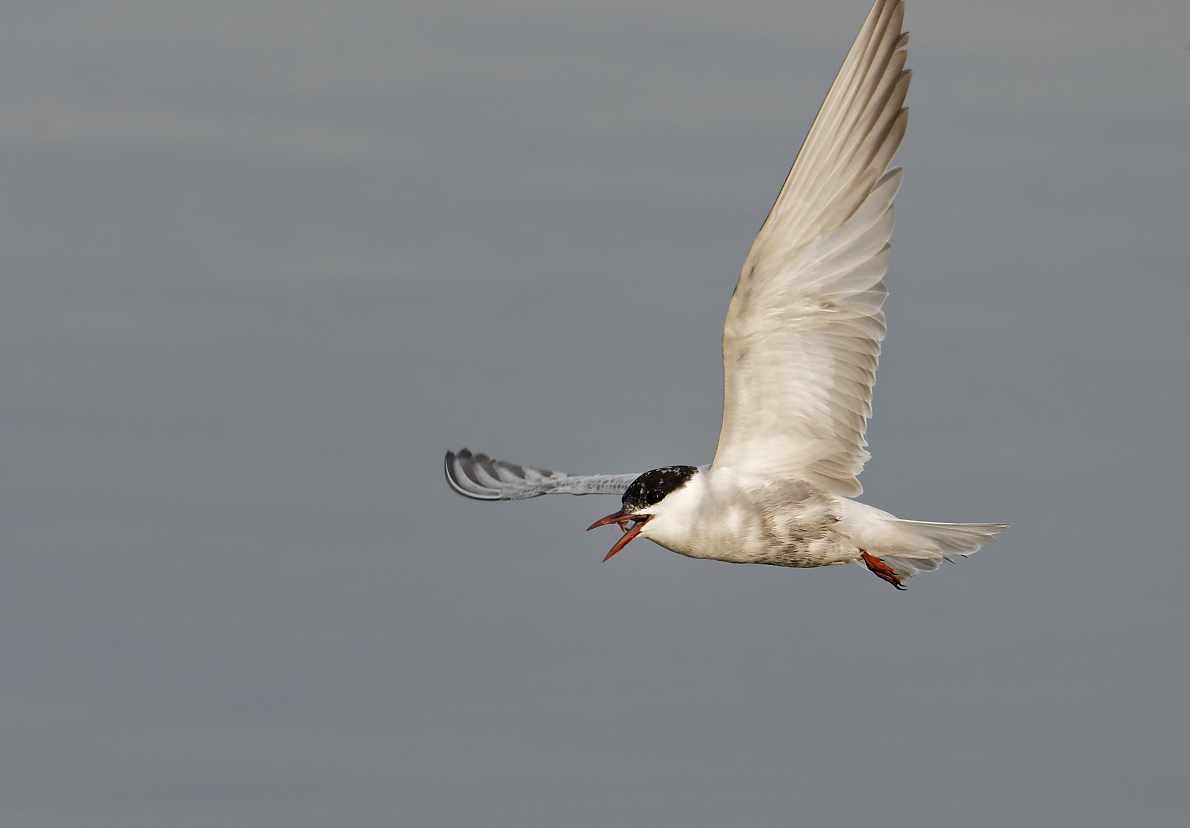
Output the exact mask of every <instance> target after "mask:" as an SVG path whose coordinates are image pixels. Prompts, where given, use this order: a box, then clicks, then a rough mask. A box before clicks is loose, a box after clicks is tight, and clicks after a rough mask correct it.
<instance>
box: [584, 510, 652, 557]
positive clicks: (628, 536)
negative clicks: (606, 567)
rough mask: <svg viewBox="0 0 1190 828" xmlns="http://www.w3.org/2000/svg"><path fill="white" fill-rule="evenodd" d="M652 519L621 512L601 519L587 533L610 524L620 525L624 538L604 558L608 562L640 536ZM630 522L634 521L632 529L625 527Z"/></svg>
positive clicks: (647, 516) (649, 516) (650, 516)
mask: <svg viewBox="0 0 1190 828" xmlns="http://www.w3.org/2000/svg"><path fill="white" fill-rule="evenodd" d="M652 519H653V515H632V514H628V513H626V512H624V511H619V512H616V513H615V514H612V515H608V516H607V517H605V518H600V519H599V520H597V521H595V522H594V523H592V524H591V525H590V526H588V527H587V531H588V532H590V531H591V530H592V529H594V528H595V527H596V526H607V525H608V524H609V523H618V524H620V529H621V530H623V532H624V537H622V538H620V539H619V540H618V541H616V545H615V546H613V547H612V551H611V552H608V553H607V555H605V556H604V558H603V559H604V560H605V561H606V560H607V559H608V558H610V557H611V556H612V555H614V554H616V553H617V552H619V551H620V550H621V549H623V548H624V547H625V546H627V545H628V544H629V542H630V541H631V540H632V539H633V538H635V537H636V536H637V535H639V534H640V530H641V529H644V528H645V524H646V523H648V522H649V521H650V520H652ZM629 521H632V528H628V527H626V526H625V524H626V523H628V522H629Z"/></svg>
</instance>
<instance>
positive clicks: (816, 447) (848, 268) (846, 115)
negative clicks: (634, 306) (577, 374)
mask: <svg viewBox="0 0 1190 828" xmlns="http://www.w3.org/2000/svg"><path fill="white" fill-rule="evenodd" d="M903 15H904V5H903V3H901V2H883V3H881V2H878V3H877V4H876V5H875V6H874V7H873V8H872V11H871V13H870V14H869V15H868V19H867V20H866V21H865V22H864V26H863V29H861V31H860V34H859V37H858V38H857V39H856V42H855V45H854V46H852V48H851V52H850V53H849V54H848V56H847V60H846V61H845V62H844V63H843V67H842V69H840V71H839V75H838V77H837V78H836V79H835V83H834V85H833V86H832V87H831V90H830V93H829V94H828V95H827V97H826V101H825V102H824V103H823V105H822V109H821V110H819V113H818V117H817V118H816V119H815V121H814V125H813V126H812V127H811V128H810V133H809V135H808V136H807V137H806V142H805V144H804V145H803V146H802V151H801V152H800V153H799V154H798V157H797V160H796V161H795V162H794V164H793V168H792V169H791V170H790V173H789V176H788V178H787V179H786V181H785V186H784V187H782V189H781V193H780V195H779V196H778V197H777V202H776V203H775V204H774V205H773V209H772V210H771V211H770V213H769V216H768V218H767V219H766V220H765V222H764V225H763V226H762V227H761V229H760V233H759V234H758V235H757V237H756V240H755V241H754V242H753V244H752V249H751V251H750V252H749V253H748V258H747V259H746V260H745V261H744V267H743V269H742V270H741V272H740V280H739V284H738V285H737V286H736V290H735V295H734V296H733V297H732V301H731V305H730V306H729V308H728V311H727V322H726V324H725V326H724V329H723V397H724V400H723V428H722V431H721V432H720V435H719V447H718V449H717V450H716V452H715V461H714V463H713V464H712V468H713V469H717V468H724V467H730V468H732V469H733V470H735V471H736V472H737V473H739V474H741V475H745V476H749V477H757V478H768V477H774V476H790V475H796V476H799V477H804V478H807V479H811V480H813V481H815V482H817V483H819V484H821V485H823V486H824V487H826V488H827V489H828V490H829V491H831V492H833V493H835V494H840V495H845V496H853V495H856V494H859V493H860V492H861V491H862V487H861V486H860V484H859V481H858V480H856V476H857V475H858V474H859V473H860V471H861V470H862V469H863V466H864V462H865V461H866V460H867V459H868V457H869V454H868V452H867V451H866V450H865V448H864V446H866V445H867V442H866V441H865V439H864V433H865V432H866V430H867V419H868V417H869V416H871V413H872V409H871V400H872V382H873V380H874V378H875V374H876V364H877V359H878V357H879V355H880V342H881V340H883V339H884V333H885V326H884V312H883V311H882V310H881V306H882V305H883V303H884V297H885V295H886V294H887V290H886V289H885V287H884V283H883V282H882V281H881V280H882V278H883V277H884V274H885V271H886V270H887V268H888V258H889V244H888V240H889V237H890V236H891V235H892V230H893V206H892V202H893V197H894V196H895V195H896V193H897V188H898V187H899V186H900V183H901V172H900V170H899V169H898V170H893V171H891V172H888V173H886V172H885V170H886V168H887V167H888V163H889V160H890V159H891V158H892V155H893V153H894V152H895V151H896V149H897V146H898V145H899V144H900V142H901V138H902V136H903V135H904V134H905V123H906V118H907V115H908V110H906V109H905V108H904V107H903V103H904V101H905V93H906V92H907V91H908V89H909V79H910V72H908V71H906V70H905V68H904V67H905V55H906V53H905V51H904V48H903V47H904V46H905V45H906V44H907V43H908V42H909V35H908V34H901V20H902V17H903Z"/></svg>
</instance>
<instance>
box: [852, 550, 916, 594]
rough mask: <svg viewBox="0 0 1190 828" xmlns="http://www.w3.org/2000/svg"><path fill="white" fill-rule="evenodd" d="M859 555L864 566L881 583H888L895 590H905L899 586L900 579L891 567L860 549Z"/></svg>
mask: <svg viewBox="0 0 1190 828" xmlns="http://www.w3.org/2000/svg"><path fill="white" fill-rule="evenodd" d="M859 554H860V555H862V556H863V558H864V566H866V567H867V568H868V569H870V570H872V571H873V572H875V573H876V577H877V578H880V579H881V580H883V581H888V582H889V583H890V584H892V585H893V586H895V587H896V588H897V589H904V588H905V587H903V586H901V579H900V578H898V577H897V575H896V573H895V572H893V570H892V567H891V566H889V565H888V564H886V563H885V562H884V561H882V560H880V559H879V558H876V557H873V556H872V555H869V554H868V553H867V552H865V551H864V550H862V549H861V550H859Z"/></svg>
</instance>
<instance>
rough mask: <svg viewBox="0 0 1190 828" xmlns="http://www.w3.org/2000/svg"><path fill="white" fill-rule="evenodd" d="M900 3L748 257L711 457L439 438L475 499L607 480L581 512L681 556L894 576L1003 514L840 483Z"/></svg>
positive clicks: (840, 84)
mask: <svg viewBox="0 0 1190 828" xmlns="http://www.w3.org/2000/svg"><path fill="white" fill-rule="evenodd" d="M903 17H904V3H903V2H902V1H901V0H876V3H875V5H874V6H873V7H872V10H871V12H870V13H869V14H868V17H867V19H866V20H865V21H864V25H863V28H862V29H861V30H860V33H859V36H858V37H857V38H856V40H855V43H854V45H853V46H852V47H851V51H850V52H849V53H848V55H847V59H846V61H845V62H844V63H843V67H842V69H840V70H839V74H838V76H837V77H836V78H835V82H834V84H833V85H832V86H831V89H830V92H829V93H828V94H827V96H826V100H825V101H824V102H823V104H822V108H821V109H820V110H819V112H818V117H817V118H815V120H814V123H813V125H812V126H811V128H810V132H809V134H808V135H807V136H806V140H805V143H804V144H803V145H802V148H801V151H800V152H799V153H798V156H797V159H796V161H794V164H793V167H792V169H791V170H790V172H789V175H788V177H787V178H786V180H785V184H784V186H783V187H782V188H781V192H780V194H779V195H778V196H777V201H776V203H775V204H774V205H773V208H772V210H771V211H770V212H769V215H768V218H766V219H765V222H764V224H763V225H762V226H761V228H760V233H759V234H758V235H757V237H756V240H755V241H754V242H753V243H752V249H751V250H750V251H749V253H748V257H747V259H745V260H744V266H743V268H742V269H741V271H740V278H739V282H738V284H737V285H736V289H735V293H734V294H733V296H732V299H731V303H730V305H729V306H728V309H727V321H726V323H725V325H724V327H723V426H722V430H721V431H720V434H719V445H718V447H717V448H716V450H715V456H714V459H713V461H712V462H711V463H710V465H706V466H667V467H665V468H660V469H653V470H652V471H648V472H645V473H644V474H639V475H638V474H618V475H582V476H579V475H569V474H564V473H562V472H556V471H548V470H545V469H538V468H532V467H529V466H520V465H516V464H513V463H506V462H503V461H499V460H493V459H491V458H490V457H488V456H487V455H484V454H472V453H471V452H470V451H468V450H467V449H463V450H462V451H459V452H458V453H455V452H447V454H446V479H447V482H449V484H450V486H451V487H452V488H453V489H454V490H455V491H456V492H458V493H459V494H461V495H465V496H466V497H470V498H475V499H477V500H519V499H523V498H529V497H537V496H538V495H544V494H573V495H587V494H620V495H623V498H622V502H621V505H622V508H621V509H620V510H619V511H617V512H614V513H612V514H610V515H608V516H607V517H604V518H600V519H599V520H597V521H595V522H594V523H593V524H591V526H589V527H588V531H589V530H590V529H594V528H595V527H597V526H606V525H609V524H613V523H614V524H618V525H619V527H620V529H621V530H622V531H623V533H624V534H623V535H622V536H621V537H620V539H619V540H618V541H617V542H616V544H615V546H613V547H612V549H611V551H610V552H608V553H607V556H606V557H605V558H604V560H605V561H606V560H607V559H608V558H610V557H611V556H612V555H615V554H616V553H617V552H619V551H620V550H621V549H623V548H624V547H625V546H627V545H628V543H629V542H630V541H632V540H633V539H634V538H638V537H640V538H647V539H648V540H651V541H653V542H654V543H657V544H659V545H661V546H663V547H665V548H666V549H669V550H671V551H673V552H677V553H678V554H679V555H685V556H687V557H691V558H707V559H712V560H718V561H727V562H729V563H755V564H769V565H772V566H788V567H816V566H834V565H838V564H847V563H861V564H863V565H864V566H866V567H867V568H868V569H869V570H871V571H872V572H874V573H875V574H876V575H878V576H879V577H880V578H882V579H883V580H885V581H887V582H888V583H890V584H892V585H893V586H895V587H897V588H898V589H903V588H904V586H903V582H904V581H905V580H907V579H908V578H911V577H913V576H914V575H916V574H917V573H918V572H929V571H933V570H935V569H937V568H938V566H939V562H940V561H942V560H948V561H952V562H953V558H952V557H951V555H964V556H965V555H967V554H970V553H971V552H974V551H975V550H977V549H979V548H980V547H982V546H983V545H984V544H986V543H988V542H989V541H991V540H992V539H993V537H994V536H995V535H996V534H997V533H998V532H1001V531H1003V530H1004V529H1005V528H1007V526H1008V524H1003V523H926V522H921V521H912V520H900V519H898V518H896V517H894V516H893V515H891V514H889V513H888V512H884V511H881V510H880V509H876V508H873V507H872V506H868V505H866V504H863V503H860V502H858V501H856V500H853V499H852V498H853V497H854V496H855V495H858V494H860V492H862V491H863V490H862V488H861V487H860V484H859V481H858V480H857V479H856V477H857V475H859V473H860V471H862V469H863V466H864V463H865V461H866V460H867V459H868V457H869V456H870V455H869V454H868V452H867V450H866V449H865V446H866V445H867V441H866V440H865V439H864V435H865V432H866V430H867V421H868V418H869V417H870V416H871V413H872V409H871V399H872V383H873V381H874V379H875V373H876V363H877V359H878V357H879V354H880V343H881V341H882V340H883V339H884V335H885V323H884V312H883V311H882V309H881V308H882V306H883V304H884V298H885V296H886V295H887V293H888V291H887V289H886V288H885V286H884V281H883V279H884V275H885V273H886V272H887V270H888V263H889V251H890V245H889V238H890V237H891V236H892V231H893V198H894V196H895V195H896V193H897V188H898V187H899V186H900V183H901V169H900V168H899V167H898V168H896V169H892V170H889V169H888V164H889V161H890V160H891V159H892V156H893V153H894V152H896V149H897V147H898V146H899V145H900V143H901V138H902V137H903V136H904V134H905V124H906V120H907V116H908V110H907V109H905V108H904V102H905V94H906V92H907V91H908V89H909V80H910V77H911V72H910V71H909V70H907V69H905V58H906V49H905V47H906V45H907V44H908V42H909V35H908V33H902V32H901V25H902V20H903Z"/></svg>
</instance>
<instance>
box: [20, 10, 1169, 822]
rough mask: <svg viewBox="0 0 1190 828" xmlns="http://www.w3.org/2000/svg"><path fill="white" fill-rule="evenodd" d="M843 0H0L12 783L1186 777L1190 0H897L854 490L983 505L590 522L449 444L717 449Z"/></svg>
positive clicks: (452, 818) (916, 797)
mask: <svg viewBox="0 0 1190 828" xmlns="http://www.w3.org/2000/svg"><path fill="white" fill-rule="evenodd" d="M596 5H597V7H596ZM867 10H868V4H867V0H848V2H819V3H803V2H760V0H755V1H754V2H750V1H749V0H741V2H736V3H732V4H730V5H726V4H721V3H709V2H702V3H676V2H675V3H667V2H647V1H646V2H637V3H628V2H606V3H600V4H590V3H580V2H556V0H535V1H534V2H528V1H527V0H509V2H487V3H463V2H453V0H444V1H442V2H436V3H420V4H410V3H404V4H390V3H381V2H362V1H360V0H338V2H334V3H330V2H304V3H295V2H287V3H281V2H261V1H260V0H248V1H247V2H245V0H239V2H198V3H188V4H162V3H157V2H104V3H81V2H58V3H53V4H50V3H21V4H16V3H10V4H7V5H6V10H5V15H4V17H5V25H4V26H3V27H2V29H0V77H2V78H4V83H3V89H4V92H3V95H0V346H2V347H0V388H3V394H2V395H0V462H2V464H3V465H2V468H3V473H2V474H0V567H2V570H3V571H2V577H0V736H2V738H0V779H2V780H3V783H2V784H0V823H2V824H3V825H5V826H13V827H14V828H33V827H34V826H36V828H41V826H54V827H55V828H60V827H62V826H66V827H67V828H71V827H73V826H80V827H81V826H86V828H108V826H110V827H111V828H141V827H142V826H144V828H148V827H149V826H154V828H156V826H181V827H182V828H190V826H195V828H197V826H209V825H252V826H285V828H306V827H307V826H311V827H312V826H324V825H332V824H334V825H350V826H372V825H375V826H391V825H400V826H405V825H409V826H443V827H444V828H445V827H446V826H458V825H477V826H479V825H482V826H485V828H489V827H491V826H509V828H512V827H513V826H541V827H542V828H546V827H547V826H548V827H549V828H554V826H567V828H569V827H570V826H576V827H578V828H596V827H597V826H600V827H601V826H644V825H648V826H681V827H682V828H704V827H705V828H712V827H714V828H719V826H727V825H740V826H744V825H747V826H769V825H771V826H788V825H795V826H853V825H881V826H913V828H922V827H923V826H925V827H926V828H933V826H938V827H939V828H941V827H942V826H948V827H949V826H955V825H962V826H976V827H979V826H988V828H991V827H992V826H1003V825H1046V826H1054V828H1064V827H1065V826H1078V827H1079V828H1097V827H1098V826H1103V828H1108V827H1109V826H1110V828H1115V826H1120V825H1143V826H1175V825H1177V826H1180V825H1182V824H1183V823H1184V820H1185V814H1186V813H1187V811H1188V810H1190V793H1188V792H1187V787H1186V784H1185V775H1186V769H1187V767H1190V748H1188V745H1190V724H1188V723H1190V717H1187V716H1186V713H1185V703H1186V695H1187V694H1186V686H1187V681H1188V680H1190V648H1188V647H1187V644H1186V631H1187V624H1188V623H1190V612H1188V610H1187V598H1186V593H1187V590H1190V557H1188V554H1187V549H1186V541H1185V539H1184V535H1183V534H1182V531H1181V530H1182V525H1183V523H1184V520H1183V515H1184V512H1185V505H1184V500H1185V490H1186V489H1185V482H1184V479H1183V475H1182V468H1183V465H1184V463H1185V461H1186V459H1187V440H1186V438H1185V436H1184V427H1185V423H1186V411H1187V405H1188V404H1190V383H1188V380H1190V370H1188V365H1190V362H1188V357H1190V348H1188V347H1187V345H1186V340H1185V334H1184V330H1185V326H1186V323H1185V319H1186V316H1187V312H1188V311H1190V283H1188V280H1187V272H1188V270H1190V268H1188V266H1187V253H1188V244H1190V233H1188V230H1190V224H1188V222H1187V216H1190V160H1188V159H1190V154H1188V147H1190V143H1188V140H1190V139H1188V136H1190V51H1188V50H1187V44H1188V43H1190V6H1187V4H1185V3H1184V2H1182V1H1181V0H1144V1H1143V2H1138V3H1132V4H1126V5H1122V4H1118V3H1108V2H1074V0H1048V1H1047V0H1036V2H1002V3H996V4H989V3H974V2H945V3H944V2H940V0H907V28H908V29H909V30H910V31H911V32H912V34H913V37H912V40H911V43H910V47H909V53H910V57H909V65H910V66H911V67H912V68H913V69H914V71H915V77H914V81H913V86H912V88H911V90H910V93H909V106H910V109H911V116H910V124H909V132H908V135H907V137H906V139H905V141H904V143H903V145H902V149H901V151H900V152H899V154H898V156H897V159H896V163H898V164H901V165H903V166H904V167H905V168H906V178H905V185H904V187H903V188H902V191H901V194H900V196H899V197H898V201H897V231H896V233H895V235H894V237H893V258H892V266H891V269H890V272H889V276H888V278H887V280H886V281H887V284H888V286H889V289H890V298H889V300H888V303H887V305H886V311H887V313H888V319H889V331H890V333H889V338H888V340H887V342H886V348H885V355H884V358H883V359H882V365H881V370H880V373H879V375H878V382H877V384H876V392H875V400H874V411H875V415H874V419H873V420H872V423H871V427H870V429H869V434H868V437H869V440H870V444H871V445H870V448H871V450H872V453H873V459H872V461H871V462H870V463H869V464H868V467H867V470H866V471H865V473H864V475H863V477H862V478H861V480H862V482H863V483H864V485H865V488H866V492H865V495H864V496H863V498H862V499H864V500H866V501H868V502H871V503H874V504H877V505H879V506H880V507H881V508H885V509H888V510H890V511H892V512H894V513H896V514H898V515H900V516H902V517H906V518H916V519H924V520H944V521H963V520H970V521H1001V520H1003V521H1011V522H1012V523H1013V524H1014V526H1013V528H1012V529H1010V530H1009V531H1008V532H1007V533H1006V534H1005V535H1004V536H1003V538H1002V539H1001V540H1000V541H998V542H996V543H995V544H993V545H991V546H990V547H988V548H987V549H985V550H983V551H981V552H980V553H979V554H978V555H976V556H974V557H972V558H971V559H970V560H969V561H966V562H962V563H961V564H960V565H957V566H954V567H946V568H945V569H943V570H941V571H939V572H937V573H933V574H927V575H923V576H921V577H920V578H917V579H915V580H914V581H913V582H912V583H911V584H910V589H909V591H908V592H906V593H904V594H900V593H897V592H896V591H894V590H893V589H891V588H890V587H889V586H888V585H886V584H883V583H881V582H880V581H878V580H877V579H876V578H874V577H872V576H871V575H870V574H869V573H867V572H865V571H863V569H862V568H860V567H836V568H830V569H825V570H808V571H793V570H781V569H772V568H767V567H740V566H731V565H728V564H720V563H717V562H704V561H692V560H688V559H684V558H681V557H679V556H676V555H673V554H672V553H669V552H667V551H665V550H663V549H661V548H660V547H657V546H653V545H651V544H647V543H643V542H640V543H634V544H633V545H631V546H630V547H629V548H628V549H627V550H625V551H624V552H623V553H621V554H620V555H618V556H617V557H616V558H615V559H613V560H612V561H610V562H608V563H606V564H601V563H600V559H601V558H602V556H603V554H604V553H605V552H606V551H607V548H608V547H610V545H611V543H612V541H613V539H614V537H615V535H614V532H613V531H612V530H603V531H602V532H600V531H597V532H592V533H590V534H589V535H587V534H584V533H583V531H582V530H583V528H584V527H586V526H587V525H588V524H589V523H590V522H591V521H592V520H594V519H596V518H598V517H600V516H602V515H604V514H606V513H608V512H610V511H613V510H614V508H615V503H616V501H615V499H614V498H594V497H590V498H542V499H539V500H536V501H530V502H525V503H515V504H483V503H473V502H467V501H464V500H463V499H462V498H459V497H457V496H455V495H453V494H451V493H450V491H449V490H448V489H447V487H446V485H445V483H444V482H443V481H442V480H441V473H440V463H441V455H442V453H443V451H444V450H445V449H447V448H459V447H461V446H464V445H466V446H469V447H471V448H472V449H475V450H481V451H487V452H490V453H493V454H495V455H497V456H500V457H503V458H506V459H509V460H512V461H517V462H524V463H531V464H536V465H542V466H546V467H553V468H560V469H564V470H567V471H572V472H587V471H589V472H627V471H633V470H644V469H648V468H651V467H654V466H659V465H664V464H670V463H704V462H708V461H709V460H710V459H711V455H712V453H713V451H714V445H715V440H716V437H717V433H718V425H719V413H720V412H719V405H720V399H721V374H720V364H719V334H720V331H721V327H722V320H723V314H724V313H725V311H726V308H727V301H728V299H729V297H730V295H731V290H732V287H733V286H734V283H735V278H736V276H737V274H738V270H739V266H740V264H741V262H742V261H743V258H744V255H745V253H746V252H747V250H748V247H749V245H750V244H751V241H752V237H753V235H754V234H755V231H756V230H757V228H758V227H759V225H760V222H761V221H762V220H763V218H764V216H765V213H766V212H767V210H768V208H769V206H770V204H771V202H772V200H773V198H774V197H775V196H776V193H777V191H778V189H779V187H780V184H781V180H782V178H783V176H784V175H785V173H786V172H787V170H788V167H789V164H790V163H791V162H792V160H793V157H794V155H795V154H796V151H797V148H798V146H799V145H800V143H801V139H802V137H803V136H804V135H805V132H806V130H807V129H808V128H809V125H810V122H811V120H812V119H813V116H814V114H815V112H816V110H817V106H818V104H819V102H820V101H821V99H822V97H823V95H824V94H825V93H826V90H827V88H828V86H829V84H830V82H831V80H832V78H833V76H834V73H835V71H836V70H837V68H838V66H839V64H840V63H841V62H842V59H843V56H844V55H845V53H846V50H847V48H848V47H849V45H850V43H851V40H852V39H853V37H854V36H855V33H856V31H857V30H858V29H859V26H860V23H861V22H862V20H863V18H864V15H865V14H866V13H867Z"/></svg>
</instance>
